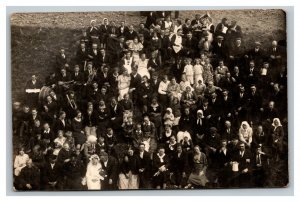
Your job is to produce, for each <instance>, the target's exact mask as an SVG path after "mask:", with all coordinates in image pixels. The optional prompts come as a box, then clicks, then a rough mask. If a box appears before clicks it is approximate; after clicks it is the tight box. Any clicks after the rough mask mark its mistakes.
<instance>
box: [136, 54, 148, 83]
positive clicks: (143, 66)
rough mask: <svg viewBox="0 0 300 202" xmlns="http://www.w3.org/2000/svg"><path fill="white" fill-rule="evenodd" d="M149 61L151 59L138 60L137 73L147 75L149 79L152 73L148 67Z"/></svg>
mask: <svg viewBox="0 0 300 202" xmlns="http://www.w3.org/2000/svg"><path fill="white" fill-rule="evenodd" d="M148 61H149V59H145V60H142V59H140V60H139V61H138V69H137V73H138V74H139V75H141V77H143V76H147V77H148V79H150V73H149V71H148V68H147V65H148Z"/></svg>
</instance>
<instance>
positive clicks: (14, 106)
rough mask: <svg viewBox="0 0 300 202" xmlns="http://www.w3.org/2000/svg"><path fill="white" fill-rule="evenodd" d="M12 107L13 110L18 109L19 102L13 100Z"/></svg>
mask: <svg viewBox="0 0 300 202" xmlns="http://www.w3.org/2000/svg"><path fill="white" fill-rule="evenodd" d="M13 108H14V110H19V109H20V108H21V103H20V102H14V104H13Z"/></svg>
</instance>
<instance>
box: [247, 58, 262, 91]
mask: <svg viewBox="0 0 300 202" xmlns="http://www.w3.org/2000/svg"><path fill="white" fill-rule="evenodd" d="M258 77H259V69H258V68H257V67H256V63H255V62H254V60H252V61H250V62H249V66H248V68H246V69H245V70H244V79H243V80H244V85H245V86H246V87H250V85H252V84H257V83H258Z"/></svg>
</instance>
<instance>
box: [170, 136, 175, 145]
mask: <svg viewBox="0 0 300 202" xmlns="http://www.w3.org/2000/svg"><path fill="white" fill-rule="evenodd" d="M170 142H171V143H174V142H176V138H175V136H174V135H172V136H171V137H170Z"/></svg>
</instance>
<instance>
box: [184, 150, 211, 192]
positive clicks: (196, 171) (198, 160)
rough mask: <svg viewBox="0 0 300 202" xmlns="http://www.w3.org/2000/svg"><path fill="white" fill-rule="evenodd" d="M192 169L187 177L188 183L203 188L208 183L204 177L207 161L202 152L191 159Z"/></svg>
mask: <svg viewBox="0 0 300 202" xmlns="http://www.w3.org/2000/svg"><path fill="white" fill-rule="evenodd" d="M193 163H194V165H193V166H194V168H193V171H192V173H191V174H190V176H189V179H188V183H189V184H192V185H196V186H205V185H206V183H207V182H208V179H207V177H206V175H205V174H206V168H207V159H206V155H205V154H204V153H202V152H200V154H198V155H197V154H195V155H194V158H193Z"/></svg>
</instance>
